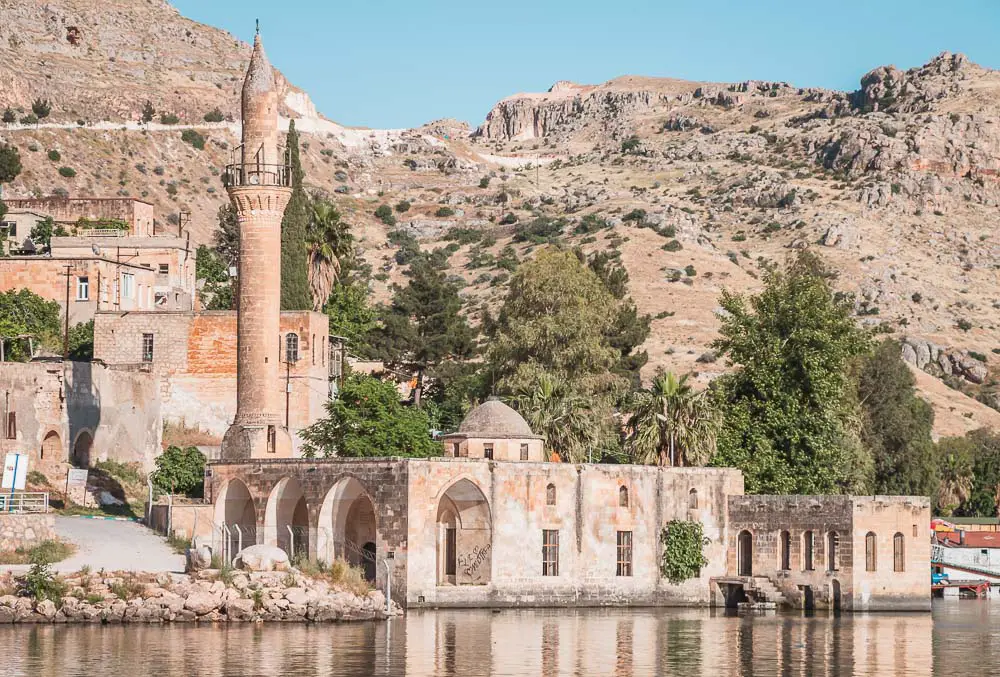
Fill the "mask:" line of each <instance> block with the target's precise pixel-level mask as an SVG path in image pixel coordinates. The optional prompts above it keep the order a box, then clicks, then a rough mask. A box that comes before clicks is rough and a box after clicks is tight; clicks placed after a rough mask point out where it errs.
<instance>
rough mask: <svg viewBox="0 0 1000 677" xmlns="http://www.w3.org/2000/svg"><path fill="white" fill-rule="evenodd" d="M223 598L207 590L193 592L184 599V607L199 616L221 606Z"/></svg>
mask: <svg viewBox="0 0 1000 677" xmlns="http://www.w3.org/2000/svg"><path fill="white" fill-rule="evenodd" d="M220 603H221V600H220V599H219V598H218V597H216V596H215V595H212V594H210V593H207V592H200V591H199V592H192V593H191V595H190V596H189V597H188V598H187V599H186V600H184V608H185V609H186V610H187V611H190V612H192V613H194V614H196V615H198V616H203V615H205V614H207V613H209V612H210V611H215V610H216V609H218V608H219V604H220Z"/></svg>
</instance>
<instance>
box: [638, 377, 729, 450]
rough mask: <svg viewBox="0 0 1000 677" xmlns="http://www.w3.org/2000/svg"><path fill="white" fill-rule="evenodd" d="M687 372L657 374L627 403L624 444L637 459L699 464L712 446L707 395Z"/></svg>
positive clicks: (713, 425)
mask: <svg viewBox="0 0 1000 677" xmlns="http://www.w3.org/2000/svg"><path fill="white" fill-rule="evenodd" d="M687 379H688V375H687V374H685V375H684V376H682V377H681V378H679V379H678V378H677V377H676V376H675V375H674V374H673V373H671V372H666V373H660V374H657V375H656V377H655V378H654V379H653V383H652V384H651V385H650V387H649V389H644V390H640V391H638V392H636V393H635V394H634V395H633V398H632V401H631V402H630V404H629V406H628V407H627V410H628V413H629V414H630V417H629V420H628V423H627V424H626V438H625V447H626V449H627V451H628V452H629V454H630V455H631V456H632V458H633V460H635V461H636V462H638V463H650V464H652V463H655V464H656V465H661V466H663V465H670V466H677V465H702V464H704V463H706V462H707V461H708V459H709V457H710V456H711V453H712V450H713V448H714V447H715V429H716V418H715V411H714V410H713V408H712V406H711V403H710V402H709V400H708V397H707V396H706V394H705V393H704V392H697V391H695V390H694V389H693V388H692V387H691V386H690V385H689V384H688V382H687Z"/></svg>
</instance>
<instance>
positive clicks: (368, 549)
mask: <svg viewBox="0 0 1000 677" xmlns="http://www.w3.org/2000/svg"><path fill="white" fill-rule="evenodd" d="M361 549H362V550H364V551H365V557H364V559H363V560H362V562H361V568H362V569H363V570H364V572H365V580H366V581H368V582H369V583H372V582H374V581H375V544H374V543H372V542H371V541H369V542H368V543H365V544H364V545H363V546H361Z"/></svg>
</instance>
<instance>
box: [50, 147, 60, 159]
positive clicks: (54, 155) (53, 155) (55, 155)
mask: <svg viewBox="0 0 1000 677" xmlns="http://www.w3.org/2000/svg"><path fill="white" fill-rule="evenodd" d="M49 159H50V160H52V161H53V162H59V161H60V160H62V155H60V154H59V151H57V150H55V149H52V150H50V151H49Z"/></svg>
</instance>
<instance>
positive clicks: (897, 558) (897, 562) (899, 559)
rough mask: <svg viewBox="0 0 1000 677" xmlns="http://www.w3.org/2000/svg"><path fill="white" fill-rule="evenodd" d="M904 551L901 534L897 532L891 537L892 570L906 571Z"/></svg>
mask: <svg viewBox="0 0 1000 677" xmlns="http://www.w3.org/2000/svg"><path fill="white" fill-rule="evenodd" d="M905 556H906V551H905V549H904V544H903V534H900V533H897V534H896V535H895V536H893V537H892V570H893V571H906V562H905Z"/></svg>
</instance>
